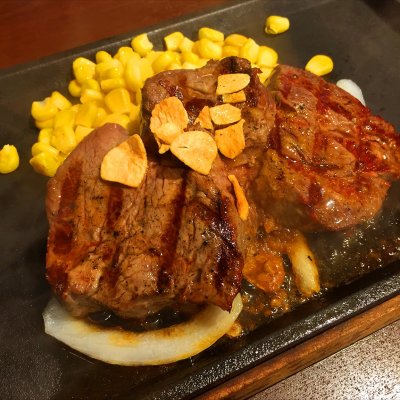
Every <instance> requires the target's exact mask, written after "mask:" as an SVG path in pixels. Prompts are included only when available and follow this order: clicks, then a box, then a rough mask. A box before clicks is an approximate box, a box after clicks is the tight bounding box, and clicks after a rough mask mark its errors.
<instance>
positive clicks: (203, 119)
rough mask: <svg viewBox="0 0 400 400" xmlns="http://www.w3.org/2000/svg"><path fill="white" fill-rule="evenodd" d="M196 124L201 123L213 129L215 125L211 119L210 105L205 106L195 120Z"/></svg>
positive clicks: (204, 126) (203, 126)
mask: <svg viewBox="0 0 400 400" xmlns="http://www.w3.org/2000/svg"><path fill="white" fill-rule="evenodd" d="M194 123H195V124H200V126H201V127H202V128H204V129H208V130H213V129H214V125H213V123H212V121H211V115H210V107H208V106H204V107H203V108H202V110H201V111H200V113H199V115H198V116H197V118H196V120H195V121H194Z"/></svg>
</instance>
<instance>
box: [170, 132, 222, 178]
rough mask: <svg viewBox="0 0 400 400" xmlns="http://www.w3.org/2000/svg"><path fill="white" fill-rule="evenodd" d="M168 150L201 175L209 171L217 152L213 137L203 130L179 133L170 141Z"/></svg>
mask: <svg viewBox="0 0 400 400" xmlns="http://www.w3.org/2000/svg"><path fill="white" fill-rule="evenodd" d="M170 150H171V152H172V154H174V156H175V157H176V158H178V159H179V160H181V161H182V162H183V163H184V164H186V165H187V166H188V167H190V168H192V169H193V170H194V171H197V172H199V173H200V174H203V175H207V174H208V173H209V172H210V169H211V167H212V164H213V162H214V160H215V157H216V156H217V153H218V149H217V145H216V144H215V142H214V139H213V138H212V137H211V136H210V135H209V134H208V133H206V132H203V131H188V132H183V133H181V134H180V135H179V136H178V137H177V138H176V139H175V140H174V141H173V142H172V143H171V148H170Z"/></svg>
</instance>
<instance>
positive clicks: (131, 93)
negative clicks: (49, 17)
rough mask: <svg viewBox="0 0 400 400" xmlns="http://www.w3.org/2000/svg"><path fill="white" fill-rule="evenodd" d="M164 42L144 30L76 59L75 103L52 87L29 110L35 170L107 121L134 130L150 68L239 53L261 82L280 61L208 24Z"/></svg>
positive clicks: (195, 64)
mask: <svg viewBox="0 0 400 400" xmlns="http://www.w3.org/2000/svg"><path fill="white" fill-rule="evenodd" d="M272 22H274V20H272ZM278 22H279V21H278ZM269 23H271V20H270V21H269ZM278 25H279V24H278ZM279 26H280V28H279V27H278V28H277V27H276V26H275V30H276V32H275V33H280V31H279V29H281V31H282V29H285V25H284V24H283V25H282V23H280V25H279ZM286 28H288V25H287V26H286ZM164 44H165V50H164V51H157V50H154V46H153V43H152V42H151V41H150V40H149V38H148V36H147V34H146V33H144V34H141V35H138V36H136V37H134V38H133V39H132V41H131V46H130V47H128V46H124V47H121V48H119V49H118V51H117V52H116V54H114V55H111V54H109V53H108V52H106V51H103V50H102V51H99V52H97V53H96V57H95V61H91V60H89V59H87V58H84V57H78V58H77V59H75V60H74V61H73V64H72V69H73V74H74V79H73V80H72V81H71V82H70V83H69V85H68V90H69V93H70V94H71V95H72V96H73V97H75V98H77V99H79V102H77V104H74V105H73V104H72V103H71V102H70V101H69V100H68V99H67V98H66V97H65V96H63V95H62V94H61V93H59V92H57V91H55V92H53V93H52V94H51V96H49V97H47V98H45V99H44V100H43V101H34V102H33V103H32V109H31V114H32V117H33V118H34V120H35V124H36V126H37V127H38V128H39V129H40V132H39V136H38V140H37V142H36V143H35V144H34V145H33V146H32V158H31V159H30V164H31V165H32V167H33V168H34V169H35V171H37V172H39V173H41V174H43V175H47V176H53V175H54V174H55V172H56V171H57V168H58V167H59V166H60V165H61V163H62V162H63V161H64V159H65V158H66V157H67V155H68V154H69V153H70V152H71V151H72V150H73V149H74V148H75V147H76V145H77V144H78V143H79V142H80V141H81V140H82V139H83V138H84V137H85V136H86V135H88V134H89V133H90V132H91V131H92V130H93V129H95V128H96V127H98V126H101V125H103V124H104V123H106V122H114V123H118V124H120V125H122V126H123V127H125V128H126V129H127V130H128V131H129V132H130V133H131V134H133V133H137V132H138V130H139V125H140V106H141V89H142V87H143V85H144V82H145V80H146V79H147V78H149V77H151V76H153V75H154V74H157V73H159V72H161V71H165V70H171V69H180V68H183V69H193V68H199V67H202V66H204V65H205V64H206V63H207V61H209V60H210V59H215V60H219V59H221V58H224V57H227V56H239V57H243V58H246V59H248V60H249V61H250V62H251V63H252V64H253V65H254V66H257V67H258V68H259V69H260V71H261V73H260V74H259V76H260V80H261V81H262V82H264V81H265V80H266V79H267V78H268V77H269V75H270V74H271V72H272V70H273V68H274V67H275V66H276V65H277V63H278V54H277V52H276V51H275V50H274V49H272V48H271V47H268V46H263V45H259V44H258V43H256V41H255V40H254V39H252V38H248V37H246V36H243V35H240V34H236V33H234V34H231V35H229V36H227V37H225V35H224V34H223V33H222V32H220V31H218V30H215V29H211V28H208V27H203V28H200V29H199V31H198V39H197V40H196V41H192V40H191V39H189V38H188V37H186V36H184V35H183V33H181V32H173V33H171V34H169V35H167V36H165V37H164Z"/></svg>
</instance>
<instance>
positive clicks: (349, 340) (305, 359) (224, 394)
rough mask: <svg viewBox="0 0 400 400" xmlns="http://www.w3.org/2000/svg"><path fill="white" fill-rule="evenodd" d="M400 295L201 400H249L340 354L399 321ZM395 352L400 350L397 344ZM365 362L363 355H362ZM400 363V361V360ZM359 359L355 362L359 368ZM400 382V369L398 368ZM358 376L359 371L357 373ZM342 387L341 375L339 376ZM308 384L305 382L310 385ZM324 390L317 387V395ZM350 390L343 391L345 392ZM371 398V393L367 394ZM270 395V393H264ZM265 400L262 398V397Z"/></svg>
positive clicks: (264, 364)
mask: <svg viewBox="0 0 400 400" xmlns="http://www.w3.org/2000/svg"><path fill="white" fill-rule="evenodd" d="M399 318H400V296H396V297H394V298H392V299H390V300H388V301H386V302H384V303H382V304H380V305H378V306H376V307H374V308H372V309H370V310H368V311H365V312H364V313H362V314H360V315H358V316H356V317H354V318H352V319H350V320H348V321H345V322H343V323H341V324H339V325H337V326H335V327H333V328H331V329H329V330H327V331H326V332H324V333H322V334H320V335H317V336H316V337H314V338H312V339H310V340H308V341H306V342H304V343H301V344H299V345H297V346H296V347H294V348H292V349H290V350H288V351H286V352H285V353H284V354H282V355H279V356H277V357H275V358H273V359H271V360H269V361H266V362H264V363H263V364H261V365H259V366H257V367H255V368H253V369H251V370H250V371H248V372H245V373H244V374H241V375H239V376H238V377H236V378H234V379H231V380H229V381H227V382H225V383H224V384H223V385H220V386H219V387H217V388H215V389H214V390H212V391H209V392H208V393H206V394H204V395H202V396H200V397H199V400H206V399H207V400H217V399H225V398H229V399H231V400H236V399H246V398H249V397H250V396H251V395H254V394H256V393H258V392H260V391H261V390H263V389H265V388H268V387H270V386H272V385H273V384H275V383H277V382H279V381H281V380H283V379H285V378H287V377H288V376H291V375H293V374H295V373H296V372H298V371H301V370H303V369H304V368H306V367H308V366H310V365H312V364H314V363H316V362H317V361H319V360H322V359H324V358H326V357H328V356H330V355H332V354H334V353H336V352H337V351H339V350H341V349H343V348H345V347H346V346H349V345H351V344H353V343H355V342H356V341H358V340H360V339H362V338H365V337H366V336H368V335H370V334H371V333H373V332H375V331H377V330H378V329H381V328H382V327H385V326H386V325H388V324H390V323H392V322H394V321H397V320H399ZM393 344H394V346H393V349H396V348H397V354H398V353H399V348H398V346H396V343H393ZM358 357H359V358H360V359H362V360H363V362H364V363H365V362H368V360H365V356H364V355H363V354H360V355H358ZM398 361H399V362H400V359H399V360H398ZM357 362H358V360H357V359H355V360H354V364H355V365H356V364H357ZM397 371H398V379H399V383H400V366H399V368H398V369H397ZM355 373H356V371H355ZM338 378H339V379H338V385H340V375H339V376H338ZM307 384H308V382H304V385H307ZM319 389H320V388H318V387H315V393H316V392H317V391H318V390H319ZM346 389H348V388H343V393H344V391H345V390H346ZM364 394H365V395H368V394H367V393H364ZM399 394H400V393H399ZM264 395H265V397H267V396H268V391H266V392H265V393H264ZM259 399H262V396H260V397H259Z"/></svg>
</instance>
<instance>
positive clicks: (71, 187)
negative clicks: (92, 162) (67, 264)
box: [51, 163, 82, 255]
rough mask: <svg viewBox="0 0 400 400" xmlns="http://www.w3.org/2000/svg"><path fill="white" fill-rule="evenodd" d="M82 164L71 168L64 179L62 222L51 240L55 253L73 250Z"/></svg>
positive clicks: (61, 199)
mask: <svg viewBox="0 0 400 400" xmlns="http://www.w3.org/2000/svg"><path fill="white" fill-rule="evenodd" d="M81 174H82V165H81V164H80V163H77V164H76V165H74V166H73V168H71V170H70V171H69V174H68V175H67V176H66V178H65V180H64V181H63V184H62V188H61V197H60V204H59V207H58V210H57V213H58V214H59V216H60V223H59V224H57V228H56V229H55V231H54V234H53V235H54V236H53V237H52V238H51V241H52V242H53V244H54V247H53V251H54V253H55V254H60V255H62V254H67V253H69V252H70V251H71V248H72V240H73V226H72V220H73V218H74V212H75V201H76V197H77V195H78V190H79V186H80V179H81Z"/></svg>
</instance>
